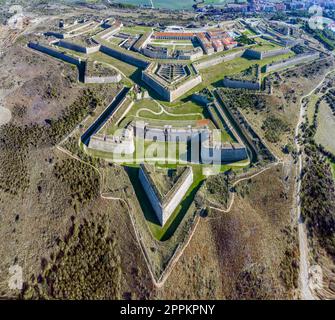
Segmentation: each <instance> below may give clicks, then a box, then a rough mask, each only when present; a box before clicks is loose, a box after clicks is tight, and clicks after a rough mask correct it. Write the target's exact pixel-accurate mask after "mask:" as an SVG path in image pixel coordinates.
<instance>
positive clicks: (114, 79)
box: [84, 73, 122, 83]
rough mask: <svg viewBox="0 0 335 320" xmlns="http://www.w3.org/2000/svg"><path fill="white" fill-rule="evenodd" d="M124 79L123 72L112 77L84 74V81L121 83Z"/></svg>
mask: <svg viewBox="0 0 335 320" xmlns="http://www.w3.org/2000/svg"><path fill="white" fill-rule="evenodd" d="M121 80H122V76H121V74H119V73H118V74H117V75H116V76H110V77H98V76H96V77H89V76H86V75H85V76H84V83H119V82H120V81H121Z"/></svg>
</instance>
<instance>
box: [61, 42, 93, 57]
mask: <svg viewBox="0 0 335 320" xmlns="http://www.w3.org/2000/svg"><path fill="white" fill-rule="evenodd" d="M57 45H58V46H60V47H63V48H66V49H70V50H73V51H77V52H83V53H86V54H91V53H95V52H98V51H99V50H100V44H97V45H96V46H94V47H84V46H81V45H79V44H76V43H73V42H69V41H64V40H60V41H58V42H57Z"/></svg>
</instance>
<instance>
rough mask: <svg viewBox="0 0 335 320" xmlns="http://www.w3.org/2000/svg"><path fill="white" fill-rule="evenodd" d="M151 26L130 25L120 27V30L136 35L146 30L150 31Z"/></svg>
mask: <svg viewBox="0 0 335 320" xmlns="http://www.w3.org/2000/svg"><path fill="white" fill-rule="evenodd" d="M151 30H152V28H151V27H146V26H132V27H123V28H122V29H121V32H124V33H128V34H131V35H136V34H144V33H146V32H148V31H151Z"/></svg>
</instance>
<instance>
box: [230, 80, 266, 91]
mask: <svg viewBox="0 0 335 320" xmlns="http://www.w3.org/2000/svg"><path fill="white" fill-rule="evenodd" d="M223 85H224V86H225V87H227V88H234V89H248V90H260V89H261V84H260V82H253V81H245V80H234V79H229V78H224V79H223Z"/></svg>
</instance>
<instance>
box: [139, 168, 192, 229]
mask: <svg viewBox="0 0 335 320" xmlns="http://www.w3.org/2000/svg"><path fill="white" fill-rule="evenodd" d="M179 179H181V180H180V181H177V185H176V186H175V187H174V188H173V190H172V189H171V192H172V194H171V195H167V198H168V199H167V201H166V202H165V203H164V204H162V203H161V202H160V199H159V198H158V196H157V195H156V192H155V190H154V187H153V186H152V183H151V179H150V178H149V177H148V175H147V173H146V172H145V168H144V166H143V165H141V166H140V170H139V180H140V182H141V184H142V186H143V189H144V191H145V193H146V195H147V196H148V199H149V201H150V203H151V205H152V207H153V209H154V211H155V214H156V216H157V218H158V220H159V223H160V224H161V226H164V224H165V223H166V222H167V220H168V219H169V218H170V216H171V214H172V213H173V212H174V211H175V209H176V208H177V207H178V205H179V203H180V202H181V201H182V199H183V198H184V196H185V194H186V193H187V191H188V190H189V188H190V187H191V185H192V183H193V171H192V168H187V169H186V172H185V173H184V174H183V175H182V177H180V178H179Z"/></svg>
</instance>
